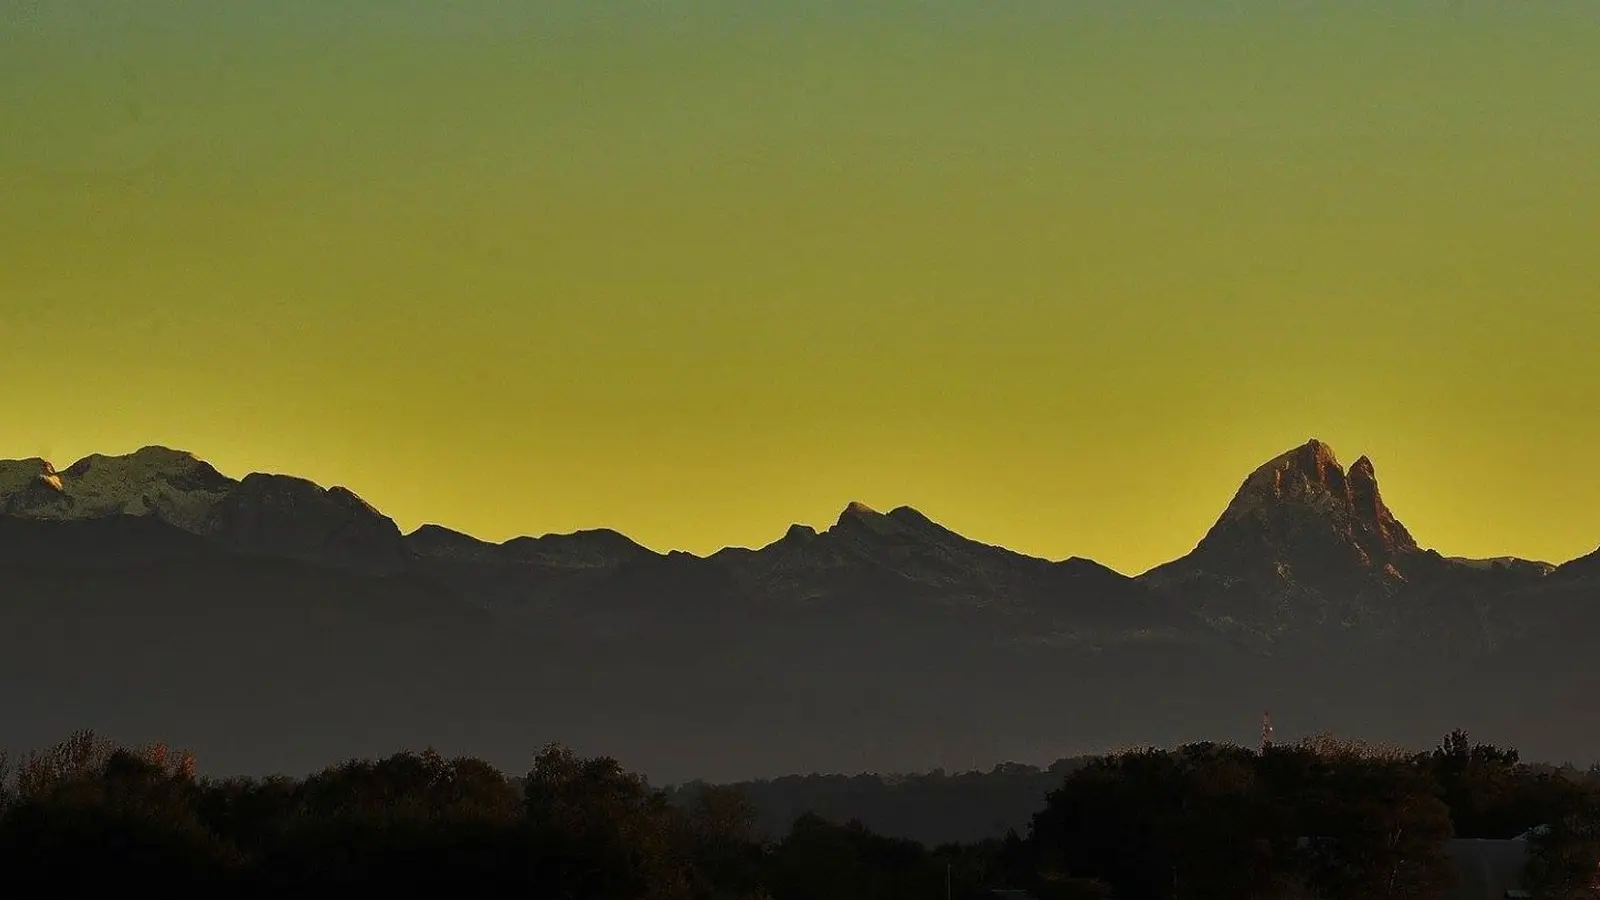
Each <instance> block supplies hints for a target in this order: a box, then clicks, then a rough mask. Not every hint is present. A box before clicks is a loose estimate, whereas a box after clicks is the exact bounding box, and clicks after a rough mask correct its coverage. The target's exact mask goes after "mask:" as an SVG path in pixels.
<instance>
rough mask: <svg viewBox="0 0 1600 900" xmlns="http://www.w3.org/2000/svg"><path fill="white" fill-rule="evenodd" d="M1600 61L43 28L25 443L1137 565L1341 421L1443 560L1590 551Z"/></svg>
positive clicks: (528, 14)
mask: <svg viewBox="0 0 1600 900" xmlns="http://www.w3.org/2000/svg"><path fill="white" fill-rule="evenodd" d="M1596 47H1600V7H1597V6H1596V5H1595V4H1593V3H1590V2H1575V0H1574V2H1555V0H1551V2H1538V0H1533V2H1522V3H1505V2H1492V3H1491V2H1483V0H1454V2H1449V0H1438V2H1427V3H1424V2H1415V0H1412V2H1384V3H1378V2H1372V0H1366V2H1353V3H1340V4H1337V5H1331V4H1312V3H1298V2H1297V3H1283V2H1271V3H1269V2H1265V0H1198V2H1190V0H1186V2H1178V0H1171V2H1149V0H1146V2H1137V3H1127V2H1117V3H1112V2H1109V0H1107V2H1053V0H1052V2H1045V0H1026V2H1016V3H1001V4H994V3H978V2H964V3H957V2H951V0H942V2H933V3H911V2H877V3H845V2H823V3H776V2H755V3H753V2H749V0H740V2H733V0H683V2H672V0H662V2H627V3H619V2H606V0H581V2H579V0H542V2H538V3H519V2H483V3H474V4H466V5H457V4H438V3H432V2H420V0H405V2H401V0H384V2H378V0H349V2H326V0H318V2H310V0H292V2H290V0H285V2H274V3H264V2H256V3H244V2H232V0H221V2H217V0H214V2H205V3H200V2H174V0H147V2H140V3H111V2H105V0H99V2H79V3H70V4H66V3H52V2H44V0H20V2H11V3H8V4H6V5H5V9H4V11H3V12H0V135H3V136H4V137H3V138H0V334H3V336H4V338H5V347H4V351H3V352H0V385H3V387H4V390H3V391H0V456H19V455H22V456H26V455H35V454H37V455H40V456H46V457H49V458H52V459H56V460H59V461H70V460H72V459H75V458H77V457H79V456H82V455H84V454H87V453H90V452H95V451H99V452H124V451H127V450H132V449H133V448H135V447H138V446H142V445H144V444H148V443H152V442H159V443H163V444H167V445H171V446H181V447H195V448H204V449H205V451H206V453H207V457H208V459H210V460H212V461H213V462H215V463H216V464H217V465H218V467H219V468H221V469H222V470H224V471H226V472H230V473H233V474H236V475H240V474H243V473H245V472H249V471H254V470H266V471H287V472H294V473H297V474H301V475H305V476H307V477H311V478H315V479H316V480H318V481H320V482H323V483H338V484H344V485H348V486H350V487H351V488H352V489H354V490H355V491H357V492H358V493H359V494H360V495H361V496H363V497H365V498H366V499H368V500H370V501H371V502H372V503H374V504H375V505H377V506H378V507H380V508H382V509H383V510H384V511H385V512H387V513H389V514H391V515H393V516H394V517H395V518H396V519H397V520H398V522H399V523H400V524H401V525H402V526H403V527H404V528H406V529H407V530H410V529H411V528H412V527H414V526H416V525H417V524H419V523H420V521H421V520H422V517H423V516H424V515H426V516H428V517H429V518H432V519H435V520H438V521H440V522H441V523H442V524H445V525H448V526H451V527H453V528H458V529H461V530H464V531H469V532H471V533H473V534H476V535H478V536H481V537H484V538H489V539H497V540H498V539H501V538H505V537H508V536H511V535H514V534H523V533H535V534H537V533H543V532H549V531H570V530H573V529H578V528H586V527H593V526H597V525H606V526H611V527H616V528H619V529H621V530H623V531H625V532H627V533H628V534H629V535H631V536H633V537H635V538H637V539H639V540H640V541H642V542H643V543H645V544H647V545H649V546H652V547H655V548H658V549H666V548H683V549H688V550H692V551H696V552H702V553H704V552H708V551H710V550H713V549H715V548H717V547H721V546H724V545H729V544H735V545H754V544H763V543H766V542H768V541H770V540H772V539H775V538H777V537H778V536H779V535H781V534H783V531H784V528H785V527H786V526H787V525H788V523H789V520H790V518H792V517H794V516H795V515H796V514H803V515H807V516H809V517H810V521H811V522H812V523H815V524H823V523H826V522H827V521H830V520H831V519H832V518H833V516H834V515H835V514H836V512H837V510H838V509H839V507H840V505H841V504H842V503H843V502H844V501H846V500H851V499H857V500H862V501H865V502H867V503H870V504H872V505H873V506H876V507H878V508H881V509H888V508H892V507H894V506H897V505H899V504H902V503H911V504H915V505H917V506H918V507H920V508H925V509H935V510H938V511H939V512H940V514H941V518H942V519H943V520H944V521H946V522H948V523H949V524H950V525H951V526H952V527H956V528H958V529H960V530H961V531H962V532H963V533H965V534H968V535H971V536H973V537H975V538H979V539H982V540H985V541H992V542H995V543H999V544H1004V545H1007V546H1010V547H1013V548H1016V549H1018V550H1022V551H1025V552H1029V553H1035V554H1038V555H1041V556H1047V557H1052V558H1060V557H1065V556H1068V555H1074V554H1076V555H1082V556H1087V557H1091V558H1094V559H1097V560H1100V561H1103V562H1105V563H1107V564H1110V565H1113V566H1115V567H1117V568H1119V569H1121V570H1123V571H1128V572H1135V571H1141V570H1143V569H1145V568H1147V567H1149V566H1150V565H1152V564H1154V563H1157V562H1160V561H1164V560H1167V559H1171V558H1173V557H1175V556H1177V555H1179V554H1182V553H1184V552H1186V551H1187V550H1188V549H1189V548H1191V547H1192V546H1194V544H1195V542H1196V541H1197V540H1198V539H1199V537H1200V536H1201V534H1202V533H1203V532H1204V529H1205V528H1206V527H1207V526H1208V525H1209V524H1210V522H1211V521H1212V519H1213V517H1214V515H1215V511H1216V510H1217V509H1218V508H1220V507H1221V506H1222V505H1223V504H1225V503H1226V502H1227V500H1228V498H1229V497H1230V496H1231V495H1232V492H1233V491H1234V490H1235V488H1237V486H1238V485H1237V481H1236V479H1237V475H1238V473H1239V472H1240V471H1244V470H1246V468H1247V467H1248V466H1249V465H1251V464H1253V463H1254V462H1255V461H1257V459H1258V457H1259V455H1260V448H1261V447H1263V446H1266V447H1277V446H1292V445H1295V444H1297V443H1299V442H1301V441H1303V440H1305V439H1306V438H1307V437H1309V436H1311V435H1318V436H1320V437H1323V438H1326V439H1327V440H1329V441H1330V442H1332V443H1334V444H1336V445H1341V446H1353V447H1361V448H1363V449H1364V450H1366V451H1368V452H1370V453H1371V454H1372V456H1373V457H1374V459H1375V460H1376V461H1377V463H1378V464H1379V465H1380V466H1381V467H1382V469H1383V471H1384V472H1385V491H1386V495H1387V497H1388V499H1389V501H1390V502H1391V503H1393V504H1394V505H1395V506H1396V507H1397V508H1402V509H1404V510H1405V513H1406V521H1407V522H1408V524H1409V525H1410V526H1411V527H1413V528H1415V529H1416V530H1417V531H1418V533H1425V534H1427V535H1428V536H1429V537H1430V539H1431V542H1432V543H1433V544H1434V545H1435V546H1437V547H1438V548H1439V549H1440V550H1441V551H1443V552H1446V553H1448V554H1459V555H1467V556H1487V555H1500V554H1506V553H1514V554H1517V555H1519V556H1524V557H1531V558H1539V559H1548V560H1552V561H1560V560H1565V559H1569V558H1572V557H1575V556H1578V555H1580V554H1583V553H1586V552H1588V551H1591V550H1593V549H1594V547H1595V543H1596V541H1597V539H1600V538H1597V536H1600V475H1597V474H1596V472H1595V470H1594V467H1593V463H1592V460H1593V458H1594V447H1595V446H1597V444H1600V417H1596V416H1595V415H1594V409H1595V400H1594V398H1595V397H1596V396H1600V364H1597V363H1596V362H1595V357H1594V348H1595V347H1600V288H1597V285H1600V253H1596V252H1595V248H1596V246H1600V218H1597V216H1596V213H1595V211H1596V210H1600V166H1597V165H1596V164H1595V161H1594V148H1595V147H1597V146H1600V66H1596V65H1595V64H1594V62H1593V55H1594V49H1595V48H1596Z"/></svg>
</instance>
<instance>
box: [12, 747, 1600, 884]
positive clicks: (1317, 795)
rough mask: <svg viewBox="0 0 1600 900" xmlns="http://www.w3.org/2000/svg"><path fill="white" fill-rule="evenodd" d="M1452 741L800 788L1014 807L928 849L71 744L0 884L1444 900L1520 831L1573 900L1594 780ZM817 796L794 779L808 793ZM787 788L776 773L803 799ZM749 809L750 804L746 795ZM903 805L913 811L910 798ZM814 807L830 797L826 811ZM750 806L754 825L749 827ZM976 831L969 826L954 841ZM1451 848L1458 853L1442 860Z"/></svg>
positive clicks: (47, 753) (411, 781) (1599, 803)
mask: <svg viewBox="0 0 1600 900" xmlns="http://www.w3.org/2000/svg"><path fill="white" fill-rule="evenodd" d="M1592 774H1593V773H1592V772H1591V773H1579V772H1577V771H1576V770H1572V769H1570V768H1568V769H1554V768H1551V767H1548V766H1534V765H1529V764H1526V763H1523V762H1522V761H1521V760H1520V759H1519V758H1518V755H1517V753H1516V751H1514V750H1509V749H1504V748H1499V747H1494V746H1489V745H1483V744H1473V743H1472V742H1471V741H1470V740H1469V739H1468V738H1467V736H1466V735H1465V734H1463V733H1461V732H1455V733H1453V734H1451V735H1449V736H1448V737H1447V738H1446V739H1445V740H1444V741H1443V742H1442V743H1441V744H1440V745H1439V746H1438V747H1436V748H1434V749H1433V750H1431V751H1427V752H1423V753H1410V752H1405V751H1400V750H1395V749H1389V748H1376V747H1369V746H1365V745H1362V744H1359V743H1350V742H1340V741H1336V740H1333V739H1331V738H1320V739H1313V740H1306V741H1302V742H1300V743H1297V744H1294V745H1289V746H1266V747H1263V748H1261V749H1259V750H1256V749H1250V748H1244V747H1238V746H1232V745H1223V744H1210V743H1202V744H1191V745H1187V746H1184V747H1180V748H1178V749H1176V750H1157V749H1147V750H1139V751H1130V752H1124V753H1120V754H1116V755H1112V756H1105V757H1098V758H1093V759H1082V760H1075V761H1063V763H1060V764H1058V765H1057V766H1054V767H1052V768H1051V769H1049V770H1038V769H1032V768H1030V767H1023V766H1004V767H998V768H997V769H995V770H994V771H993V772H990V773H983V774H980V773H969V774H967V775H961V776H946V775H943V774H942V773H936V774H934V775H929V776H920V777H918V778H911V779H900V780H897V781H895V780H891V782H887V784H889V787H888V788H885V785H886V782H885V781H884V780H883V779H875V778H873V779H860V778H858V779H822V783H824V784H828V783H831V784H833V785H834V786H835V787H841V788H843V789H848V788H849V787H850V786H851V785H852V784H855V785H856V786H857V787H858V788H859V787H862V786H865V785H869V784H871V783H874V782H875V783H876V784H877V785H878V786H879V794H878V797H879V800H882V798H883V797H887V796H890V794H886V793H883V791H884V790H890V791H892V789H893V788H895V787H899V788H906V787H907V786H908V785H909V786H910V787H911V788H913V789H920V791H921V795H920V799H919V795H918V793H917V791H916V790H905V791H903V792H902V794H901V797H902V798H908V799H909V802H910V806H909V807H908V809H907V810H906V811H905V812H904V813H902V816H903V817H904V818H905V819H906V820H907V821H909V820H910V819H912V818H914V817H916V816H918V815H923V814H927V813H929V812H930V811H931V810H933V809H934V807H936V806H937V805H938V804H939V803H940V802H944V801H951V802H956V803H957V806H958V807H959V805H960V804H959V802H958V798H959V796H960V795H961V794H962V793H963V792H965V793H966V794H967V795H969V798H981V797H982V796H983V794H984V789H985V786H987V787H988V788H989V789H990V791H991V793H992V796H993V797H994V798H998V799H995V800H991V801H987V802H988V803H989V806H988V808H987V810H985V807H984V803H985V801H983V800H981V799H977V800H972V802H970V803H968V804H967V806H966V807H965V808H966V809H968V810H971V811H972V814H973V815H976V816H979V817H981V816H983V815H985V814H986V812H992V811H993V810H994V809H996V808H1000V807H1003V806H1004V805H1005V804H1006V803H1008V802H1010V801H1011V800H1012V799H1013V797H1012V795H1013V794H1016V793H1017V792H1021V791H1027V790H1033V789H1034V788H1036V787H1037V786H1038V785H1039V783H1040V781H1041V780H1043V779H1048V781H1049V782H1050V783H1049V786H1048V787H1047V788H1045V789H1044V790H1042V791H1041V792H1040V793H1039V794H1038V795H1036V796H1035V797H1034V807H1035V809H1034V812H1033V814H1032V816H1031V820H1030V821H1029V822H1028V823H1027V824H1026V826H1025V827H1024V828H1022V829H1013V830H1009V831H1008V832H1007V833H1005V834H1004V835H1003V836H1001V837H990V838H985V839H982V840H972V841H967V842H963V843H944V844H939V845H936V846H929V845H927V844H924V843H922V842H919V841H916V840H911V839H909V838H906V837H903V836H891V835H886V834H883V833H881V832H879V831H877V830H874V829H873V828H869V827H868V826H867V825H865V824H863V822H862V821H861V820H860V819H859V817H857V818H850V819H844V820H840V819H836V818H829V817H828V813H829V812H830V810H829V809H828V808H826V804H821V805H822V806H823V808H822V809H805V810H797V809H789V810H787V811H786V813H793V816H792V818H791V819H790V820H789V821H788V822H787V825H786V827H785V828H784V829H783V830H782V833H781V834H777V833H772V830H771V829H768V828H764V827H763V824H762V812H761V810H760V809H759V808H758V804H757V802H756V801H755V800H754V799H753V798H752V796H751V792H750V790H749V789H750V788H751V787H754V788H755V789H756V791H757V792H759V791H760V790H761V789H762V788H763V786H765V787H766V788H767V789H769V792H770V789H771V786H772V785H773V784H778V783H781V782H782V781H783V780H780V782H767V783H758V784H756V785H754V786H715V785H706V784H692V785H685V786H681V787H678V788H676V789H674V790H671V791H667V790H661V789H657V788H654V787H652V786H651V785H650V784H648V782H647V781H646V780H645V779H644V778H642V777H641V776H638V775H636V774H633V773H630V772H628V771H626V770H624V769H623V768H622V767H621V766H620V765H619V764H618V763H617V762H616V761H615V760H612V759H609V758H582V757H579V756H577V755H575V754H574V753H572V752H571V751H570V750H568V749H566V748H563V747H561V746H557V745H551V746H549V747H546V748H545V749H543V750H542V751H540V752H539V753H538V754H537V755H536V756H535V758H534V759H533V761H532V764H531V766H530V768H529V770H528V771H527V772H526V773H524V774H520V775H517V776H514V777H513V776H508V775H507V774H505V773H502V772H500V771H498V770H496V769H495V768H493V767H492V766H489V765H487V764H485V763H483V762H481V761H479V760H475V759H471V758H458V759H446V758H444V757H442V756H440V755H439V754H437V753H435V752H433V751H423V752H420V753H413V752H407V753H400V754H396V755H394V756H390V757H388V758H385V759H380V760H352V761H349V762H345V763H343V764H340V765H336V766H333V767H330V768H328V769H326V770H324V771H322V772H319V773H317V774H315V775H312V776H310V777H307V778H304V779H299V780H295V779H289V778H282V777H278V778H266V779H247V778H229V779H220V780H219V779H210V778H205V777H201V776H199V775H197V773H196V766H195V760H194V758H193V757H192V756H191V755H189V754H184V753H174V752H171V751H169V750H168V749H167V748H165V747H162V746H157V747H151V748H143V749H133V748H125V747H117V746H114V745H112V744H110V743H108V742H105V741H102V740H100V739H98V738H96V737H95V736H94V735H93V734H90V733H87V732H85V733H80V734H77V735H74V736H72V737H71V738H69V739H68V740H66V741H64V742H62V743H60V744H58V745H56V746H54V747H51V748H49V749H46V750H43V751H37V752H33V753H30V754H27V755H25V756H23V757H21V758H19V759H16V760H4V761H0V775H3V777H0V873H3V875H4V877H5V878H6V879H7V880H8V881H9V883H10V884H11V885H14V886H16V887H18V888H28V887H37V888H48V889H51V890H55V891H68V892H72V891H83V890H88V889H93V888H103V887H112V886H114V887H117V888H121V889H128V888H138V887H144V886H151V887H163V886H171V885H174V884H185V885H195V886H196V887H200V888H205V889H209V890H212V891H214V892H223V893H226V894H228V895H262V896H264V895H282V894H284V893H286V892H294V891H309V890H320V889H330V888H356V887H362V888H378V889H381V890H382V889H386V890H392V891H399V892H404V893H407V894H412V895H415V894H418V893H423V894H438V895H440V896H519V897H549V898H585V900H591V898H592V900H680V898H681V900H791V898H792V900H811V898H816V900H851V898H864V900H865V898H873V900H878V898H882V900H898V898H908V900H909V898H928V897H940V896H945V895H946V893H947V892H948V894H949V896H950V897H952V898H957V897H961V898H979V897H983V896H985V894H986V892H989V891H994V890H1001V889H1010V890H1025V891H1028V892H1030V893H1031V894H1032V895H1033V896H1035V897H1038V898H1040V900H1051V898H1056V900H1061V898H1117V900H1187V898H1193V900H1209V898H1217V897H1238V898H1261V900H1267V898H1287V897H1317V898H1329V900H1343V898H1350V900H1355V898H1363V900H1364V898H1371V897H1387V898H1401V897H1405V898H1435V897H1437V898H1446V897H1450V898H1453V897H1457V896H1463V894H1462V893H1461V890H1462V886H1461V881H1462V874H1461V870H1460V867H1459V866H1456V865H1453V864H1452V863H1451V859H1450V856H1449V852H1448V847H1449V845H1450V844H1451V843H1452V839H1459V838H1484V839H1492V840H1499V841H1505V840H1507V839H1513V838H1517V837H1519V836H1522V837H1524V838H1525V839H1526V840H1527V841H1528V844H1527V846H1528V853H1527V862H1526V865H1525V867H1524V871H1523V873H1522V878H1521V880H1522V881H1523V883H1524V884H1525V885H1526V886H1527V887H1528V889H1529V890H1530V891H1531V892H1532V894H1533V896H1536V897H1548V898H1563V900H1567V898H1578V897H1596V896H1600V893H1597V892H1596V886H1595V883H1594V882H1595V873H1596V865H1597V861H1600V783H1597V781H1596V780H1595V779H1594V778H1593V777H1592ZM816 777H818V778H820V776H816ZM805 781H806V779H797V780H796V781H795V782H794V783H795V784H803V783H805ZM767 799H768V800H770V799H771V797H770V796H769V797H768V798H767ZM918 803H922V804H924V806H923V807H918V806H917V804H918ZM837 806H838V801H837V799H836V801H835V807H836V808H837ZM771 815H772V813H770V812H769V813H768V817H769V818H770V817H771ZM985 827H989V826H987V825H980V826H978V828H980V829H981V828H985ZM1457 843H1459V842H1457Z"/></svg>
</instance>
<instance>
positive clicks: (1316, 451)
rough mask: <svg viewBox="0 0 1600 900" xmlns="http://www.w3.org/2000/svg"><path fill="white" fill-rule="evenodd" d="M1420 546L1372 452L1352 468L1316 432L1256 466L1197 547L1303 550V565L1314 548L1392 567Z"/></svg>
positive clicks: (1292, 554) (1248, 554)
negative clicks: (1389, 500)
mask: <svg viewBox="0 0 1600 900" xmlns="http://www.w3.org/2000/svg"><path fill="white" fill-rule="evenodd" d="M1319 547H1320V548H1322V549H1319ZM1418 549H1419V548H1418V546H1417V543H1416V541H1415V540H1414V539H1413V538H1412V536H1411V533H1410V532H1409V531H1407V530H1406V528H1405V526H1404V525H1402V524H1400V522H1399V521H1398V520H1397V519H1396V518H1395V517H1394V514H1393V513H1391V512H1390V511H1389V508H1388V506H1387V505H1385V504H1384V502H1383V496H1382V494H1381V493H1380V492H1379V490H1378V478H1377V473H1376V471H1375V469H1374V467H1373V464H1372V460H1371V459H1370V458H1368V457H1366V456H1362V457H1360V458H1359V459H1357V460H1356V462H1355V464H1354V465H1352V466H1351V467H1350V468H1349V470H1346V469H1345V468H1344V467H1343V466H1341V465H1340V464H1339V459H1338V457H1337V456H1336V455H1335V454H1334V452H1333V448H1332V447H1330V446H1329V445H1328V444H1326V443H1323V442H1322V441H1319V440H1315V439H1313V440H1311V441H1308V442H1306V443H1305V444H1302V445H1300V446H1299V447H1296V448H1294V449H1292V450H1289V451H1287V452H1285V453H1282V454H1280V455H1278V456H1276V457H1274V458H1272V459H1270V460H1268V461H1267V462H1266V463H1265V464H1263V465H1262V466H1261V467H1259V468H1258V469H1256V470H1255V471H1254V472H1252V473H1251V474H1250V477H1248V478H1246V479H1245V482H1244V484H1243V485H1241V486H1240V488H1239V491H1238V493H1236V494H1235V495H1234V498H1233V501H1232V502H1231V503H1229V504H1228V508H1227V510H1226V511H1224V512H1223V514H1222V517H1221V518H1220V519H1218V521H1217V524H1216V525H1215V526H1213V528H1212V529H1211V531H1210V532H1209V533H1208V534H1207V535H1206V537H1205V539H1204V540H1202V541H1201V543H1200V546H1199V547H1198V548H1197V553H1199V554H1200V555H1201V556H1202V557H1207V558H1211V559H1222V558H1228V559H1235V560H1245V559H1255V560H1258V561H1278V562H1282V561H1287V560H1289V559H1294V558H1300V559H1301V564H1302V567H1303V566H1304V564H1305V562H1306V560H1305V557H1306V556H1307V555H1308V554H1309V555H1310V556H1311V557H1312V558H1317V557H1321V558H1323V559H1325V560H1327V561H1328V562H1330V563H1331V562H1332V561H1333V560H1334V559H1337V558H1344V559H1351V560H1354V561H1357V562H1359V563H1361V564H1362V565H1364V566H1370V567H1372V568H1375V569H1378V570H1384V569H1385V567H1387V566H1388V565H1389V564H1390V563H1391V562H1392V561H1394V560H1396V559H1397V558H1398V557H1401V556H1404V555H1407V554H1410V553H1415V552H1416V551H1417V550H1418Z"/></svg>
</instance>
